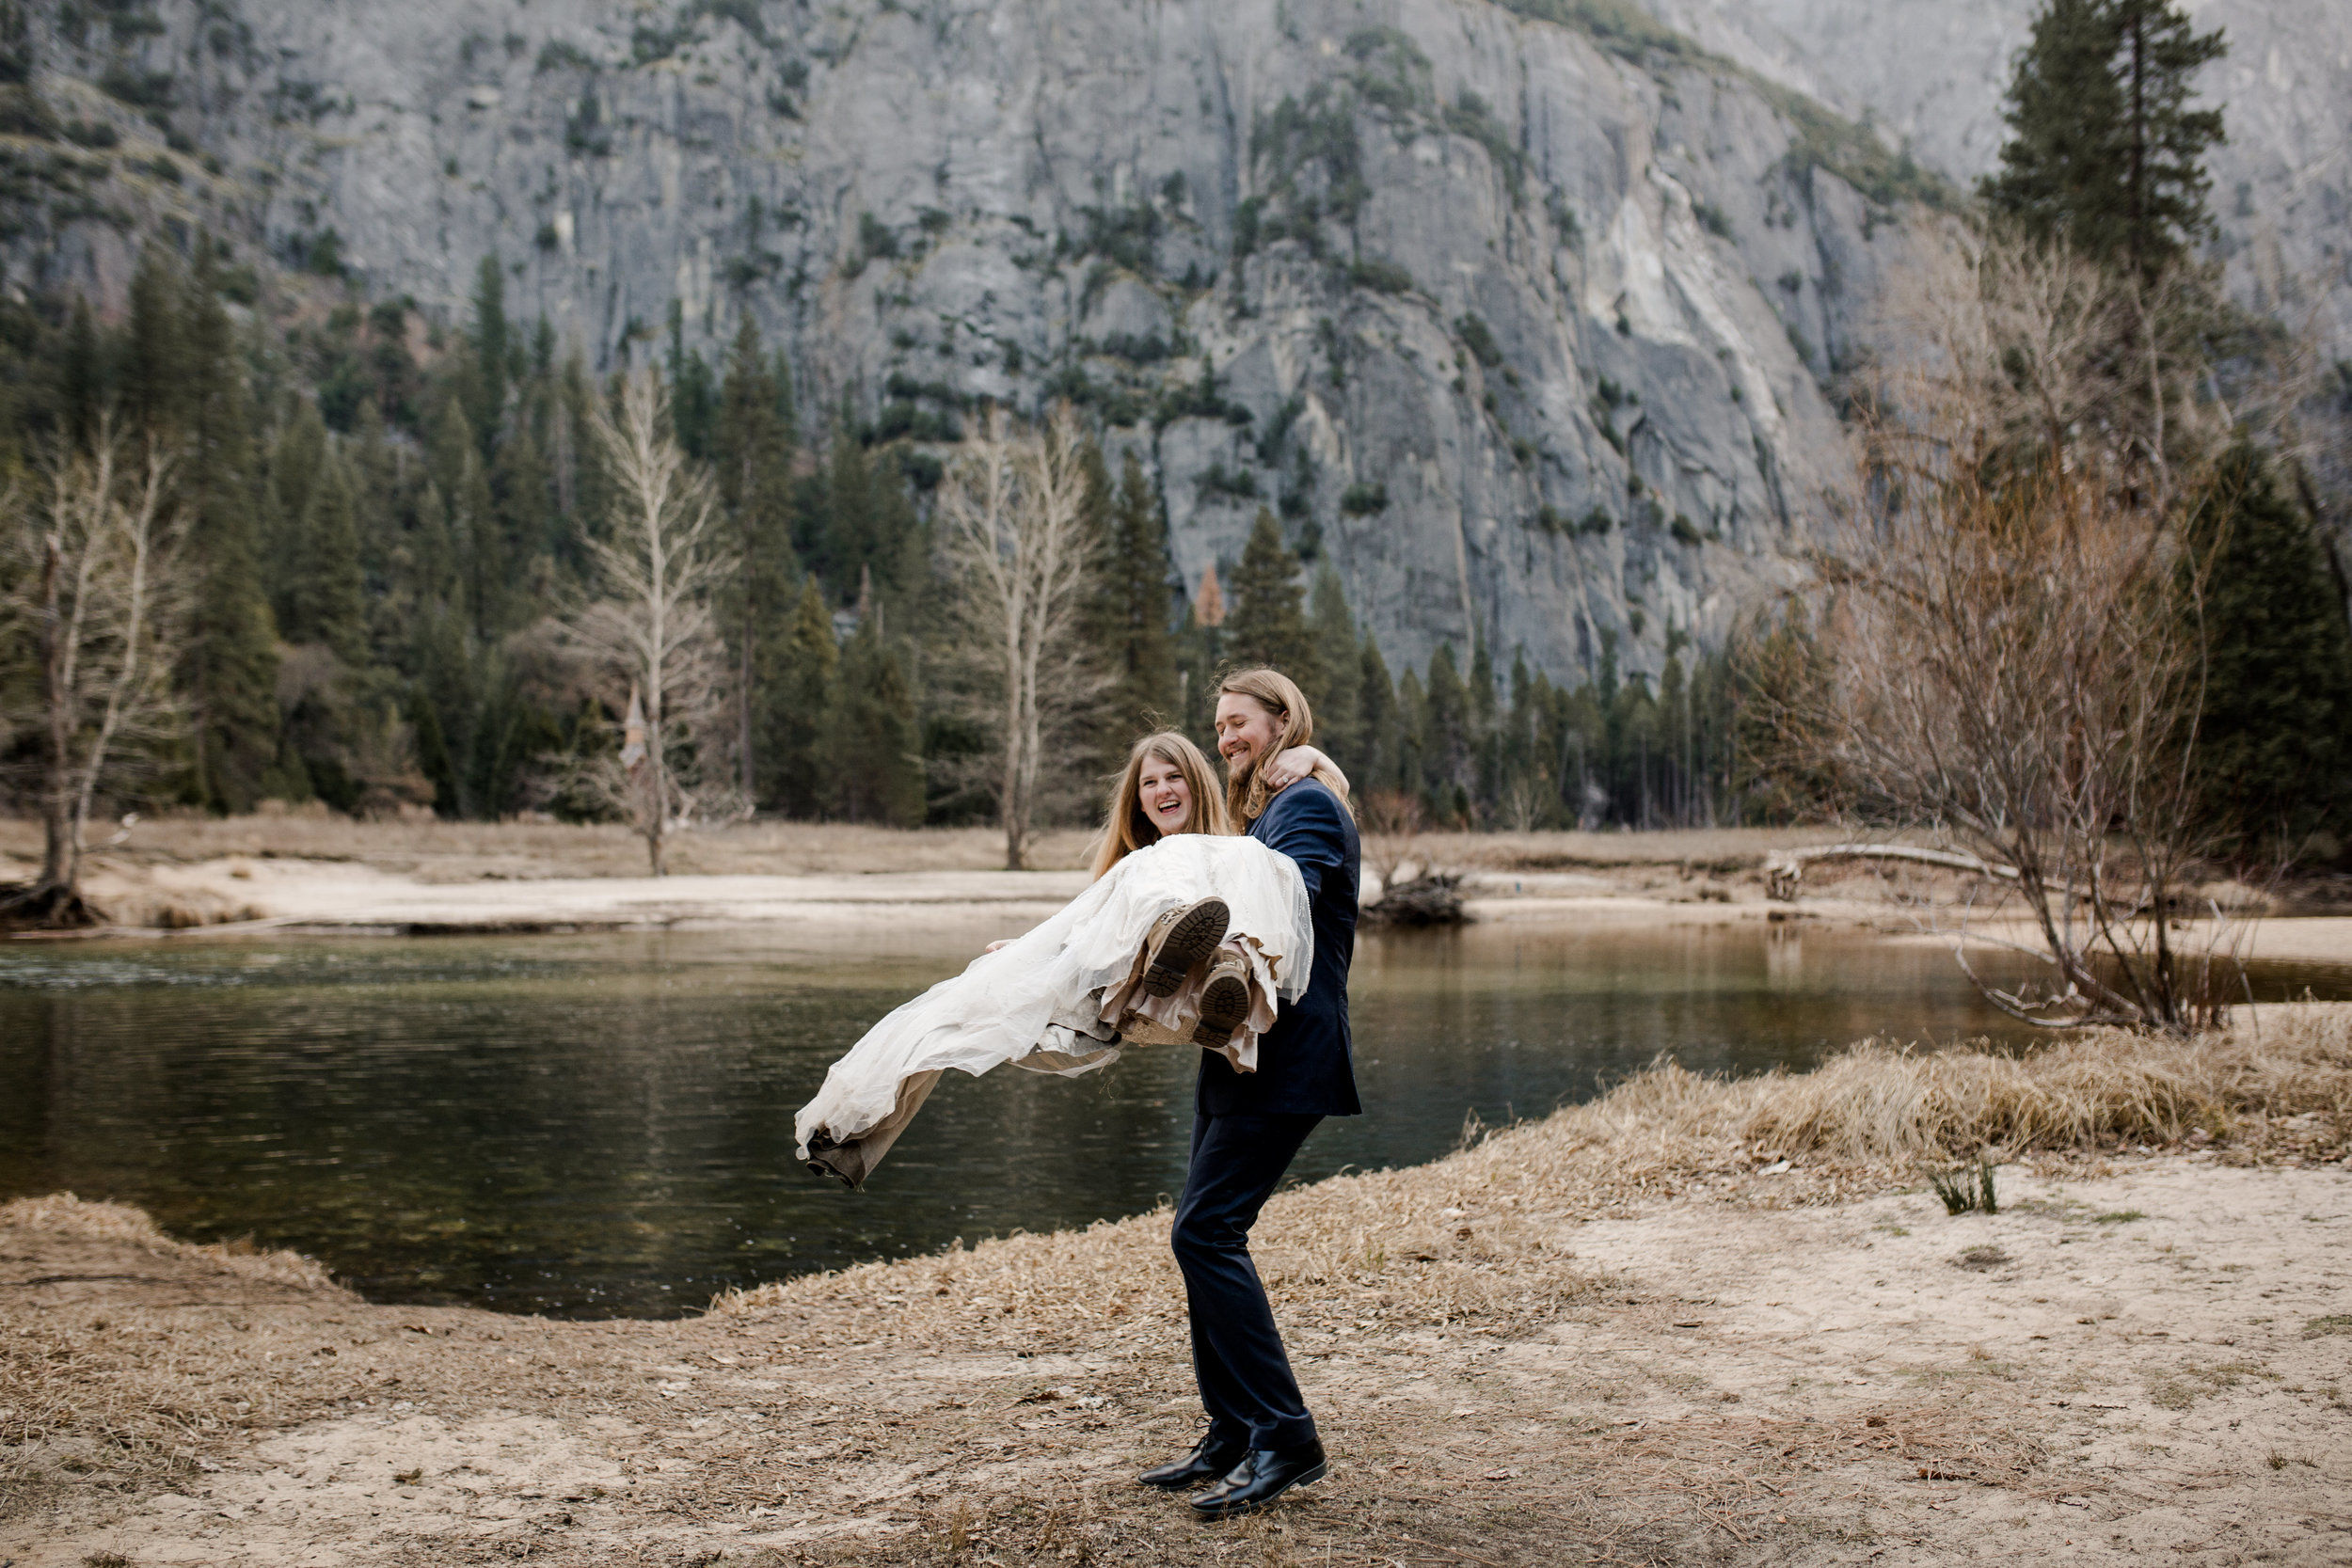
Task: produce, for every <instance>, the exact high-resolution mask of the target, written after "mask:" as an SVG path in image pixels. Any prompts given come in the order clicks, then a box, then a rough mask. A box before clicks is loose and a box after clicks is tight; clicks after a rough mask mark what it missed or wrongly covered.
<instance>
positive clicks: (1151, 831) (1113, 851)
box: [1094, 730, 1232, 877]
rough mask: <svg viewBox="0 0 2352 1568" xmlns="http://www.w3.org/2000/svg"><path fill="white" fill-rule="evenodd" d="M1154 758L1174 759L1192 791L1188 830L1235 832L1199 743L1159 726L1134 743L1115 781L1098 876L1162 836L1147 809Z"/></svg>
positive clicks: (1097, 856)
mask: <svg viewBox="0 0 2352 1568" xmlns="http://www.w3.org/2000/svg"><path fill="white" fill-rule="evenodd" d="M1154 759H1156V760H1158V761H1161V762H1166V763H1172V764H1174V765H1175V768H1176V771H1177V772H1179V773H1181V774H1183V775H1184V787H1185V788H1186V789H1188V790H1190V791H1191V792H1192V817H1191V819H1190V820H1189V821H1188V822H1187V823H1186V824H1185V827H1184V831H1185V832H1193V833H1230V832H1232V824H1231V822H1230V820H1229V819H1228V818H1227V816H1226V815H1225V791H1224V789H1223V787H1222V786H1221V785H1219V784H1217V782H1216V777H1215V775H1213V774H1212V773H1211V772H1210V771H1209V759H1208V758H1207V757H1204V756H1202V755H1201V754H1200V747H1198V746H1195V745H1194V744H1193V743H1192V742H1191V741H1190V740H1188V739H1186V738H1185V737H1184V736H1182V735H1180V734H1178V733H1177V732H1176V731H1174V730H1159V731H1155V732H1154V733H1152V734H1151V735H1147V736H1144V737H1143V738H1142V739H1141V740H1138V741H1136V744H1135V747H1134V749H1133V750H1131V751H1130V752H1128V753H1127V766H1126V767H1125V768H1122V769H1120V775H1119V782H1118V783H1117V784H1113V785H1111V798H1110V809H1109V811H1108V812H1107V813H1105V814H1104V821H1103V836H1102V837H1101V838H1100V839H1099V840H1097V841H1096V843H1095V847H1094V874H1095V875H1096V876H1097V877H1100V876H1102V875H1103V874H1104V872H1106V871H1108V870H1109V869H1110V868H1111V867H1112V866H1114V865H1117V864H1118V863H1120V861H1122V860H1125V859H1126V858H1127V857H1128V856H1129V855H1132V854H1134V853H1135V852H1136V850H1137V849H1140V848H1142V847H1145V846H1146V845H1150V844H1157V843H1158V842H1159V841H1160V829H1159V824H1157V823H1155V822H1153V821H1152V818H1151V816H1150V815H1149V814H1147V813H1146V812H1145V811H1144V809H1143V765H1144V764H1145V763H1147V762H1151V761H1152V760H1154Z"/></svg>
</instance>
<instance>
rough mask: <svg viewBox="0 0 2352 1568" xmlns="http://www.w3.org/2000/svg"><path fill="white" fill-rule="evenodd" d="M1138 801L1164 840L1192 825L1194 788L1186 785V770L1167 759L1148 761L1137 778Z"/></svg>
mask: <svg viewBox="0 0 2352 1568" xmlns="http://www.w3.org/2000/svg"><path fill="white" fill-rule="evenodd" d="M1136 799H1137V800H1140V801H1141V802H1142V803H1143V815H1144V816H1146V817H1148V818H1150V819H1151V823H1152V826H1153V827H1155V828H1157V829H1159V831H1160V833H1161V836H1163V837H1165V836H1167V835H1168V834H1169V833H1181V832H1184V831H1185V830H1186V829H1187V828H1189V827H1190V826H1191V825H1192V785H1190V784H1186V783H1185V782H1184V769H1183V768H1179V767H1177V766H1176V765H1175V764H1174V763H1172V762H1170V761H1168V759H1167V758H1166V757H1147V758H1145V759H1144V764H1143V771H1142V772H1141V773H1140V774H1139V775H1137V776H1136Z"/></svg>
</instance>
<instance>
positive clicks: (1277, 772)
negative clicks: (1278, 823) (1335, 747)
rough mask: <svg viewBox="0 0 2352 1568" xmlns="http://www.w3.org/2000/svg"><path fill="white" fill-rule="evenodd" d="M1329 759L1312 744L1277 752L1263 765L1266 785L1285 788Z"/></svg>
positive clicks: (1273, 787) (1271, 787)
mask: <svg viewBox="0 0 2352 1568" xmlns="http://www.w3.org/2000/svg"><path fill="white" fill-rule="evenodd" d="M1329 760H1330V759H1329V758H1327V757H1326V756H1325V755H1324V754H1323V752H1320V751H1319V750H1317V749H1316V748H1314V747H1312V746H1294V747H1292V748H1291V749H1290V750H1289V751H1287V752H1275V753H1274V756H1273V757H1272V759H1271V760H1269V761H1268V762H1267V763H1266V765H1265V782H1266V787H1267V788H1268V789H1275V790H1280V789H1287V788H1289V787H1290V786H1291V785H1292V784H1296V783H1297V782H1298V781H1299V780H1301V779H1303V778H1306V777H1307V776H1308V775H1309V774H1311V773H1312V772H1313V771H1314V770H1315V768H1317V767H1319V766H1320V765H1322V764H1323V763H1325V762H1327V761H1329Z"/></svg>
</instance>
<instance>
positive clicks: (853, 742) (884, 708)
mask: <svg viewBox="0 0 2352 1568" xmlns="http://www.w3.org/2000/svg"><path fill="white" fill-rule="evenodd" d="M825 731H826V734H825V755H826V761H827V763H828V764H829V773H830V779H831V792H832V795H833V803H834V812H835V813H836V814H837V815H839V816H842V817H844V818H846V819H848V820H849V821H851V822H878V823H881V824H882V825H884V826H886V827H893V828H912V827H914V826H915V825H917V824H918V823H920V822H921V821H922V820H923V759H922V752H921V747H922V731H921V726H920V724H919V723H918V721H917V720H916V717H915V712H914V692H913V690H912V689H910V687H909V686H908V684H907V678H906V671H905V669H904V668H903V666H902V665H901V664H900V663H899V659H898V653H897V652H896V651H895V650H894V649H892V648H890V647H889V646H887V645H886V644H885V643H884V642H883V641H882V630H881V618H880V617H878V616H873V615H868V616H867V617H866V619H865V620H864V621H863V622H861V623H860V624H859V626H858V628H857V631H856V633H855V634H854V635H853V636H851V637H850V641H849V645H848V646H847V647H845V648H843V649H842V651H841V668H840V671H839V673H838V674H837V676H836V677H835V679H834V691H833V703H832V705H831V706H830V708H829V710H828V712H827V714H826V724H825Z"/></svg>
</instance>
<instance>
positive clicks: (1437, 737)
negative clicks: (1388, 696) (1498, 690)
mask: <svg viewBox="0 0 2352 1568" xmlns="http://www.w3.org/2000/svg"><path fill="white" fill-rule="evenodd" d="M1423 700H1424V702H1425V704H1426V706H1425V708H1424V710H1423V718H1422V791H1423V793H1424V794H1425V795H1426V796H1427V797H1428V800H1429V807H1430V814H1431V815H1432V816H1435V817H1437V818H1438V820H1439V821H1441V822H1447V823H1451V824H1453V825H1454V826H1455V827H1460V828H1468V827H1470V826H1471V825H1472V817H1471V800H1470V784H1471V779H1472V769H1473V768H1475V766H1476V760H1477V759H1476V753H1475V746H1476V740H1477V732H1476V715H1475V713H1474V711H1473V709H1472V705H1471V697H1470V687H1469V686H1468V685H1467V684H1466V683H1465V682H1464V681H1463V679H1462V671H1461V667H1460V666H1459V665H1457V664H1455V663H1454V649H1453V648H1452V647H1451V646H1449V645H1447V644H1444V643H1440V644H1438V651H1437V652H1436V653H1434V654H1431V655H1430V656H1429V684H1428V687H1427V689H1426V695H1425V697H1424V699H1423Z"/></svg>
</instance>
